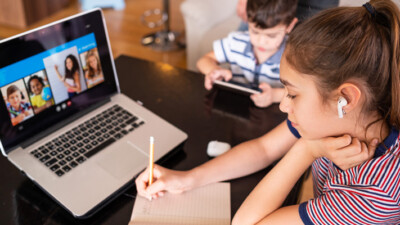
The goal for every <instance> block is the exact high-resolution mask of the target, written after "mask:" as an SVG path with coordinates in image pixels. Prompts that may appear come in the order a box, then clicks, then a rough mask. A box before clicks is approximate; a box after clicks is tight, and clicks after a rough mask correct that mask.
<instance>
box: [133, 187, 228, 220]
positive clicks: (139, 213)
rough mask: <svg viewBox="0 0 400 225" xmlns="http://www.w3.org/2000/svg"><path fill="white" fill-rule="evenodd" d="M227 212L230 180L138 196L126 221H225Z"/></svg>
mask: <svg viewBox="0 0 400 225" xmlns="http://www.w3.org/2000/svg"><path fill="white" fill-rule="evenodd" d="M230 214H231V206H230V184H229V183H214V184H210V185H207V186H203V187H200V188H197V189H194V190H190V191H187V192H184V193H182V194H170V193H166V194H165V195H164V196H163V197H161V198H158V199H153V200H152V201H149V200H148V199H146V198H144V197H141V196H137V197H136V201H135V205H134V207H133V211H132V217H131V221H130V223H129V225H149V224H154V225H156V224H162V225H173V224H174V225H178V224H185V225H204V224H207V225H228V224H230V219H231V215H230Z"/></svg>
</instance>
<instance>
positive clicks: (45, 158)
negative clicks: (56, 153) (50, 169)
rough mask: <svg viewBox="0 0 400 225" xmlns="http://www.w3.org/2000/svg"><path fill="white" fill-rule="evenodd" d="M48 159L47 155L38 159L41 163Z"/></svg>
mask: <svg viewBox="0 0 400 225" xmlns="http://www.w3.org/2000/svg"><path fill="white" fill-rule="evenodd" d="M49 159H50V156H49V155H45V156H43V157H42V158H40V161H41V162H46V161H47V160H49Z"/></svg>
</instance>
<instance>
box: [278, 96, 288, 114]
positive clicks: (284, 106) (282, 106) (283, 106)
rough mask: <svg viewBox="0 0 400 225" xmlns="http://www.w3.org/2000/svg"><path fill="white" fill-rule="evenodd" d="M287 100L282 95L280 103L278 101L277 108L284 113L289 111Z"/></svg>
mask: <svg viewBox="0 0 400 225" xmlns="http://www.w3.org/2000/svg"><path fill="white" fill-rule="evenodd" d="M288 100H289V99H288V98H286V97H283V98H282V101H281V103H279V109H280V110H281V111H282V112H284V113H289V109H290V105H289V101H288Z"/></svg>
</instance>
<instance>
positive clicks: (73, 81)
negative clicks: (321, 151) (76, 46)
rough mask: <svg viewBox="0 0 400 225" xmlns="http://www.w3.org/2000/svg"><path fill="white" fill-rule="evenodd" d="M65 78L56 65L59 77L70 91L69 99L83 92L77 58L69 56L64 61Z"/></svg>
mask: <svg viewBox="0 0 400 225" xmlns="http://www.w3.org/2000/svg"><path fill="white" fill-rule="evenodd" d="M64 66H65V76H64V77H62V76H61V74H60V72H59V71H58V66H57V65H54V69H55V70H56V73H57V76H58V78H59V79H60V81H61V82H63V83H64V85H65V87H66V88H67V91H68V97H69V98H71V97H73V96H74V95H76V94H77V93H79V92H81V80H80V76H79V75H80V73H79V63H78V60H77V59H76V57H75V56H73V55H68V56H67V58H66V59H65V61H64Z"/></svg>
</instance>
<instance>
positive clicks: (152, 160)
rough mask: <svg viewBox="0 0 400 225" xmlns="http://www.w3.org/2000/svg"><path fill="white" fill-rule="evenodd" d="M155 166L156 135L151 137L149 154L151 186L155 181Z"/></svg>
mask: <svg viewBox="0 0 400 225" xmlns="http://www.w3.org/2000/svg"><path fill="white" fill-rule="evenodd" d="M153 168H154V137H153V136H151V137H150V154H149V186H150V185H151V184H152V183H153Z"/></svg>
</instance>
